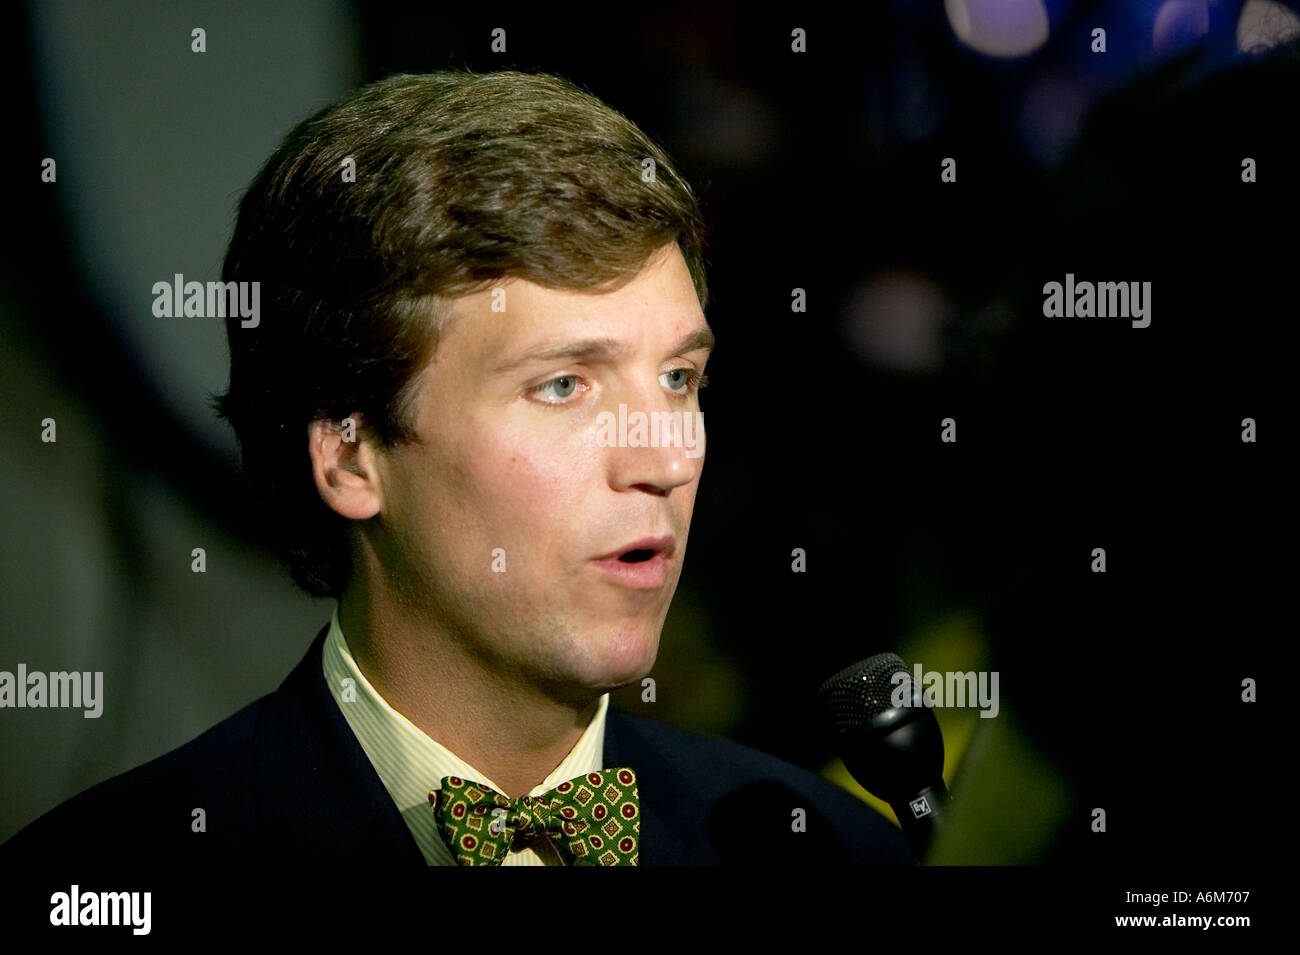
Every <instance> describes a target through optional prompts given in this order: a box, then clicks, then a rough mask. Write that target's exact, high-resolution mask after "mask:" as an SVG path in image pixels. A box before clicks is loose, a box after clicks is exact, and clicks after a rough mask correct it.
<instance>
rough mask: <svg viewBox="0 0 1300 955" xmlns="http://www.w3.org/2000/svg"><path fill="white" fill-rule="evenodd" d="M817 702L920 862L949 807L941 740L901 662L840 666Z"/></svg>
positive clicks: (888, 659)
mask: <svg viewBox="0 0 1300 955" xmlns="http://www.w3.org/2000/svg"><path fill="white" fill-rule="evenodd" d="M900 672H901V673H902V674H903V675H902V677H897V676H895V674H898V673H900ZM817 698H818V700H819V701H820V703H821V706H822V712H823V714H824V716H825V719H826V721H827V723H828V724H829V726H830V728H831V731H832V733H833V735H834V738H835V743H836V750H837V751H838V752H839V753H840V758H841V759H843V760H844V765H845V767H846V768H847V769H848V771H849V773H850V775H852V776H853V778H854V779H856V780H857V781H858V783H859V784H860V785H861V786H862V788H863V789H865V790H867V791H868V792H870V793H872V794H873V795H876V796H878V797H880V798H881V799H883V800H884V801H885V802H887V803H889V805H890V807H891V808H893V810H894V815H896V816H897V817H898V821H899V823H900V824H901V825H902V827H903V835H904V836H906V837H907V841H908V842H909V843H911V846H912V851H913V853H915V855H916V857H917V858H918V859H921V858H922V857H923V856H924V855H925V851H926V849H927V848H928V847H929V845H930V843H931V840H932V839H933V837H934V835H935V834H936V833H940V832H942V831H943V824H944V817H945V810H946V809H947V805H948V788H947V787H946V786H945V785H944V784H943V734H942V733H941V732H940V731H939V721H938V720H936V719H935V718H934V713H933V711H932V710H931V709H930V707H929V706H927V705H926V703H925V695H924V693H922V691H921V687H919V686H917V685H916V684H915V681H913V679H912V674H911V673H910V672H908V669H907V665H906V664H905V663H903V659H902V657H900V656H899V655H898V654H896V653H877V654H876V655H875V656H873V657H868V658H867V659H866V660H861V661H859V662H858V663H855V664H853V665H852V666H849V667H845V668H844V669H843V670H841V671H839V672H838V673H836V674H835V675H834V676H832V677H831V678H830V679H828V680H827V681H826V682H825V683H823V684H822V685H821V687H820V688H819V689H818V691H817ZM900 703H902V704H904V705H899V704H900Z"/></svg>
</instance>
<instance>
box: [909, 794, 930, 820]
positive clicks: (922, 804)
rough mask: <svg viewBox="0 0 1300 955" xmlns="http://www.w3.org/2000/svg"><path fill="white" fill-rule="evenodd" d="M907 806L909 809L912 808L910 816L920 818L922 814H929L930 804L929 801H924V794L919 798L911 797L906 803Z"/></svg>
mask: <svg viewBox="0 0 1300 955" xmlns="http://www.w3.org/2000/svg"><path fill="white" fill-rule="evenodd" d="M907 806H908V808H909V809H911V810H912V816H913V817H914V818H916V819H920V818H921V817H922V816H928V815H930V804H929V802H927V801H926V798H925V797H924V796H922V797H921V798H920V799H913V800H912V801H911V802H910V803H908V804H907Z"/></svg>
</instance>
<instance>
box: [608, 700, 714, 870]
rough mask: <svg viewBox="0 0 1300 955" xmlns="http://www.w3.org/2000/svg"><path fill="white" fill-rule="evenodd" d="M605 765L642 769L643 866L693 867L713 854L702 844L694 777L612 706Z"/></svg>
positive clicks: (700, 811) (639, 785)
mask: <svg viewBox="0 0 1300 955" xmlns="http://www.w3.org/2000/svg"><path fill="white" fill-rule="evenodd" d="M604 759H605V762H604V765H605V768H607V769H614V768H617V767H620V766H627V767H628V768H630V769H632V770H633V771H635V772H636V776H637V791H638V794H639V799H640V803H641V853H640V859H639V860H638V864H639V865H643V866H655V865H687V864H689V863H691V862H698V861H701V856H700V853H701V852H704V853H706V854H707V853H708V852H709V851H710V850H709V847H708V844H707V841H706V842H705V844H704V845H700V839H699V837H698V834H699V821H698V820H700V819H701V818H703V815H704V810H703V806H702V805H701V804H702V802H703V800H702V798H701V796H700V794H699V792H698V790H697V789H696V788H695V787H694V786H692V785H691V783H690V780H689V779H687V778H686V777H685V776H683V775H682V774H681V773H680V772H678V771H677V769H676V768H674V766H673V765H672V763H670V762H669V761H668V760H667V759H665V758H664V755H663V753H661V752H660V750H659V749H658V748H657V747H655V746H654V744H653V743H652V742H651V741H650V740H648V739H647V738H646V737H645V736H644V735H643V734H642V733H641V731H640V729H639V728H638V727H637V726H636V724H635V722H634V721H632V720H630V719H628V718H627V717H626V716H624V715H623V713H621V712H619V711H618V710H615V709H614V708H613V707H612V706H611V707H610V708H609V711H608V713H607V714H606V716H605V753H604Z"/></svg>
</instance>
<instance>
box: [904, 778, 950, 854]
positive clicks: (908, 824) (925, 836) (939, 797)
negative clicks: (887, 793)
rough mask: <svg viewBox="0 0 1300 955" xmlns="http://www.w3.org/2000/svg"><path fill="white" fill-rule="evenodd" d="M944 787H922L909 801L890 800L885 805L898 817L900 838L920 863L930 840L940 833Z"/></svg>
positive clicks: (944, 810)
mask: <svg viewBox="0 0 1300 955" xmlns="http://www.w3.org/2000/svg"><path fill="white" fill-rule="evenodd" d="M949 801H950V797H949V795H948V787H947V786H945V785H944V784H943V780H939V782H937V783H935V784H934V785H932V786H926V787H925V788H924V789H921V790H920V791H919V792H917V793H916V794H915V795H914V796H912V798H911V799H906V800H900V801H898V802H893V801H891V802H890V803H889V806H890V808H891V809H893V810H894V815H895V816H897V817H898V822H899V824H900V825H901V826H902V827H903V835H904V836H906V837H907V841H908V842H909V843H910V844H911V846H912V852H913V854H914V855H915V856H916V858H917V859H918V860H919V861H921V862H924V861H925V854H926V852H927V851H928V850H929V848H930V845H931V843H932V842H933V840H934V837H935V836H936V835H938V834H940V833H942V832H943V830H944V818H945V816H946V814H947V809H948V803H949Z"/></svg>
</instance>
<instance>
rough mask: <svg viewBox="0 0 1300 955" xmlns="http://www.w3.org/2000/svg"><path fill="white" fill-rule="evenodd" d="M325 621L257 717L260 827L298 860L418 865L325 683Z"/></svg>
mask: <svg viewBox="0 0 1300 955" xmlns="http://www.w3.org/2000/svg"><path fill="white" fill-rule="evenodd" d="M328 632H329V626H328V625H326V626H325V627H324V629H322V630H321V632H320V633H319V634H317V636H316V639H315V640H313V641H312V644H311V648H310V649H309V650H308V651H307V655H306V656H305V657H303V659H302V661H301V662H300V663H299V664H298V665H297V666H296V667H295V668H294V670H293V672H291V673H290V674H289V676H288V677H286V678H285V681H284V683H282V684H281V685H280V688H279V689H278V690H277V691H276V692H275V693H273V694H271V696H270V697H268V699H267V702H266V705H265V706H264V707H263V708H262V710H261V712H260V713H259V715H258V721H257V726H256V728H255V729H254V736H253V761H254V774H255V776H256V778H257V781H258V787H259V792H258V801H259V806H260V810H261V816H262V821H263V825H264V827H265V831H266V832H268V833H273V834H274V835H273V836H271V838H276V839H279V840H281V841H282V843H283V845H282V846H281V847H280V848H282V849H283V850H285V851H286V852H289V853H291V854H294V855H297V856H298V857H300V858H310V859H316V858H321V859H324V858H334V859H339V858H347V859H354V860H358V861H368V862H384V863H391V864H402V865H406V864H409V865H418V866H423V865H424V857H423V856H422V855H421V854H420V850H419V847H418V846H417V845H416V844H415V839H414V837H413V836H412V835H411V831H410V830H409V829H408V828H407V826H406V823H405V822H404V821H403V820H402V816H401V814H400V813H399V812H398V811H397V806H396V805H395V804H394V803H393V800H392V797H391V796H389V794H388V790H387V789H385V788H384V784H383V782H382V781H381V780H380V779H379V775H378V774H377V773H376V772H375V769H374V767H373V766H372V765H371V763H370V759H369V757H367V756H366V754H365V751H364V750H362V748H361V744H360V743H358V742H357V738H356V736H355V735H354V734H353V732H352V728H351V727H350V726H349V725H348V723H347V720H346V719H345V718H344V717H343V714H342V713H341V712H340V711H339V707H338V704H337V703H335V702H334V698H333V697H332V696H331V695H330V692H329V687H327V686H326V685H325V675H324V673H323V672H322V669H321V648H322V646H323V645H324V643H325V636H326V634H327V633H328Z"/></svg>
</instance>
